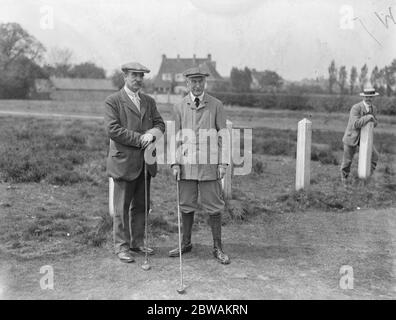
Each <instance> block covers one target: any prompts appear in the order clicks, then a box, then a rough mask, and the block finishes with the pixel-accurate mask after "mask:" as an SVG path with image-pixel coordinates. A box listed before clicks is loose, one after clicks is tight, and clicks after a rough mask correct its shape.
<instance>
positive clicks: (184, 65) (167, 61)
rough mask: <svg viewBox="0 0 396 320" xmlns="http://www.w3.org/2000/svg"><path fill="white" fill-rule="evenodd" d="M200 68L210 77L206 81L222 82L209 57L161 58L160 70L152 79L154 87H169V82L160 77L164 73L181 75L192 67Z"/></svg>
mask: <svg viewBox="0 0 396 320" xmlns="http://www.w3.org/2000/svg"><path fill="white" fill-rule="evenodd" d="M198 66H199V67H202V68H203V69H205V70H207V71H208V73H209V74H210V76H209V77H208V80H209V81H210V80H223V78H222V77H221V75H220V74H219V73H218V72H217V70H216V63H215V62H214V61H212V60H211V58H210V56H209V57H208V58H179V57H178V58H166V57H165V56H163V58H162V63H161V66H160V69H159V71H158V74H157V76H156V77H155V79H154V83H155V85H156V86H161V87H169V86H170V81H165V80H162V77H161V75H162V74H164V73H172V74H177V73H180V74H181V73H183V72H184V71H186V70H187V69H189V68H192V67H198Z"/></svg>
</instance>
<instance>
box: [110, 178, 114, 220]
mask: <svg viewBox="0 0 396 320" xmlns="http://www.w3.org/2000/svg"><path fill="white" fill-rule="evenodd" d="M109 214H110V216H111V217H114V181H113V178H109Z"/></svg>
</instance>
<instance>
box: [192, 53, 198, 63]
mask: <svg viewBox="0 0 396 320" xmlns="http://www.w3.org/2000/svg"><path fill="white" fill-rule="evenodd" d="M196 59H197V57H196V55H195V53H194V54H193V65H194V66H195V65H196Z"/></svg>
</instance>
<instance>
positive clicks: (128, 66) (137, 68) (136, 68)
mask: <svg viewBox="0 0 396 320" xmlns="http://www.w3.org/2000/svg"><path fill="white" fill-rule="evenodd" d="M121 70H122V71H127V70H130V71H132V72H143V73H148V72H150V70H149V69H147V68H146V67H145V66H144V65H142V64H140V63H139V62H128V63H124V64H123V65H122V66H121Z"/></svg>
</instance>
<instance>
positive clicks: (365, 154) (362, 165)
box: [358, 121, 374, 179]
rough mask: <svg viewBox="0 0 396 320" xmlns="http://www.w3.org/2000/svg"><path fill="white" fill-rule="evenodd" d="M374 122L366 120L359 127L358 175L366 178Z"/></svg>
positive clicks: (369, 164) (368, 175)
mask: <svg viewBox="0 0 396 320" xmlns="http://www.w3.org/2000/svg"><path fill="white" fill-rule="evenodd" d="M373 129H374V123H373V122H371V121H370V122H368V123H367V124H366V125H365V126H364V127H363V128H361V129H360V145H359V164H358V176H359V178H360V179H367V178H368V177H370V174H371V155H372V153H373Z"/></svg>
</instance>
